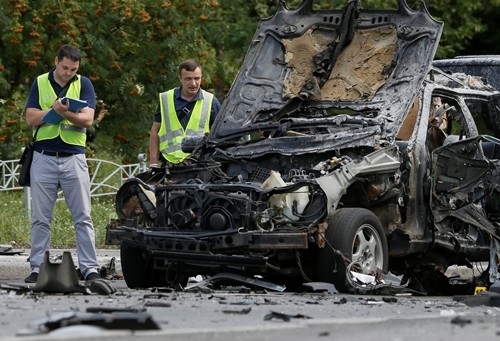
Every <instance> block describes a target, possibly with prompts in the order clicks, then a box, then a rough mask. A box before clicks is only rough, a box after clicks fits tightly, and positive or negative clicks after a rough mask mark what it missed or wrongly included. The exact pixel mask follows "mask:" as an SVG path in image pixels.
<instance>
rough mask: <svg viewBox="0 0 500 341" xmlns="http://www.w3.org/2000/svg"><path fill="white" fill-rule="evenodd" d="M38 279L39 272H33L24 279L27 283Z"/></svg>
mask: <svg viewBox="0 0 500 341" xmlns="http://www.w3.org/2000/svg"><path fill="white" fill-rule="evenodd" d="M37 279H38V272H32V273H31V274H30V275H29V276H28V277H26V278H25V279H24V282H25V283H36V280H37Z"/></svg>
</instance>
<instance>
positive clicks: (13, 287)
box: [0, 283, 31, 295]
mask: <svg viewBox="0 0 500 341" xmlns="http://www.w3.org/2000/svg"><path fill="white" fill-rule="evenodd" d="M0 289H1V290H5V291H7V292H9V293H11V292H14V293H16V295H23V294H25V293H29V292H31V288H30V287H29V285H27V284H21V285H19V284H7V283H0Z"/></svg>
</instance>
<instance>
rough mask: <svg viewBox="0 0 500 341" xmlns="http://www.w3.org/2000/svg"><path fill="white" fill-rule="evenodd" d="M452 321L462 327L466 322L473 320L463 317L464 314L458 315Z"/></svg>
mask: <svg viewBox="0 0 500 341" xmlns="http://www.w3.org/2000/svg"><path fill="white" fill-rule="evenodd" d="M451 323H452V324H458V325H459V326H460V327H463V326H465V325H466V324H470V323H472V321H471V320H470V319H468V318H465V317H463V316H456V317H454V318H453V319H452V320H451Z"/></svg>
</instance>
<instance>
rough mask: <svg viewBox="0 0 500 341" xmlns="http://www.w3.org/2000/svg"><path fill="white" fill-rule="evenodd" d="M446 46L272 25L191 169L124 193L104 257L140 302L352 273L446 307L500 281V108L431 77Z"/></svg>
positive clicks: (467, 88)
mask: <svg viewBox="0 0 500 341" xmlns="http://www.w3.org/2000/svg"><path fill="white" fill-rule="evenodd" d="M441 31H442V23H440V22H437V21H435V20H434V19H433V18H432V17H431V16H430V14H429V13H428V11H427V9H426V7H425V5H422V6H421V8H420V9H418V10H412V9H410V8H409V7H408V5H407V4H406V3H405V2H404V0H399V1H398V9H397V10H389V11H386V10H384V11H382V10H364V9H363V8H362V7H361V5H360V3H359V1H348V2H347V4H346V5H345V7H344V8H343V9H340V10H331V9H329V10H313V1H312V0H304V1H303V2H302V4H301V5H300V6H299V7H298V8H296V9H293V10H292V9H289V8H288V7H287V6H286V4H285V3H284V2H283V1H281V2H280V5H279V8H278V10H277V12H276V14H275V15H274V16H273V17H271V18H269V19H265V20H262V21H261V22H260V25H259V27H258V29H257V32H256V33H255V35H254V38H253V40H252V44H251V46H250V48H249V50H248V52H247V54H246V56H245V59H244V62H243V64H242V66H241V69H240V71H239V73H238V74H237V76H236V78H235V80H234V83H233V85H232V87H231V89H230V91H229V93H228V95H227V97H226V98H225V100H224V102H223V104H222V107H221V111H220V113H219V115H218V116H217V120H216V122H215V123H214V125H213V127H212V130H211V132H210V133H209V134H207V136H205V137H203V138H199V139H196V138H191V139H189V138H186V139H185V140H184V142H183V149H184V150H185V151H188V152H190V153H191V155H190V157H189V158H188V159H187V160H186V161H185V162H183V163H182V164H178V165H174V166H171V167H166V168H163V169H153V170H151V171H149V172H146V173H144V174H141V175H140V176H138V177H137V178H134V179H130V180H129V181H127V182H126V183H125V184H124V185H123V187H122V188H121V189H120V191H119V192H118V194H117V197H116V211H117V214H118V219H116V220H113V221H112V222H111V223H110V224H109V225H108V227H107V240H108V242H109V243H110V244H111V243H114V242H118V243H120V245H121V246H120V247H121V262H122V270H123V274H124V277H125V281H126V283H127V285H128V286H129V287H132V288H144V287H153V286H172V285H175V284H185V283H186V281H187V279H188V278H189V277H190V276H194V275H206V276H211V275H215V274H218V273H221V272H226V273H234V274H239V275H245V276H250V277H252V276H256V277H258V278H260V279H263V280H269V281H274V282H277V283H281V284H284V285H286V286H287V288H289V289H291V290H293V288H296V287H297V286H298V285H299V284H301V283H303V282H313V281H318V282H329V283H333V284H334V285H335V287H336V288H337V289H338V290H339V291H342V292H350V291H353V290H354V288H353V287H352V285H351V284H350V283H351V281H349V280H348V279H349V278H350V277H349V274H350V273H352V272H356V273H362V274H368V275H374V276H377V275H379V274H382V275H383V274H387V273H389V272H390V273H392V274H394V275H396V276H401V278H402V282H404V283H410V285H412V286H413V288H419V290H421V291H423V292H426V293H442V292H445V291H446V290H448V285H449V284H450V280H449V278H448V277H446V276H445V271H446V269H447V268H448V267H449V266H450V265H453V264H455V265H462V266H467V267H472V265H473V264H474V263H477V262H487V263H488V264H489V267H485V268H484V271H483V272H482V273H481V275H480V276H477V277H478V278H477V281H482V283H483V284H486V285H487V284H488V283H491V282H492V281H493V280H496V277H497V263H496V259H497V247H498V240H499V236H500V233H499V226H500V225H499V223H500V214H499V212H500V211H499V208H500V200H499V199H500V195H499V193H500V187H499V184H500V173H499V165H500V163H499V160H498V159H499V157H500V141H499V140H497V139H496V138H495V137H491V136H483V135H480V134H479V133H478V129H477V126H476V123H475V120H478V119H481V120H483V121H484V122H490V123H491V122H496V121H497V120H498V114H499V108H500V106H499V103H500V102H499V99H500V93H499V92H498V91H496V90H495V89H494V88H492V87H491V86H489V85H487V84H486V83H485V82H484V81H483V80H482V79H480V78H479V77H470V76H467V75H464V74H447V73H445V72H442V71H440V70H439V69H437V68H433V67H432V65H431V64H432V60H433V57H434V54H435V51H436V49H437V45H438V42H439V38H440V35H441Z"/></svg>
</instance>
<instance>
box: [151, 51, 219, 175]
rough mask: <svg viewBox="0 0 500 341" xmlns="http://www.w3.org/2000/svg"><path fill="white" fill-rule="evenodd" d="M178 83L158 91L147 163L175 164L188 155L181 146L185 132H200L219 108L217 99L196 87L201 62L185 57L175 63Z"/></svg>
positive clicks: (212, 119)
mask: <svg viewBox="0 0 500 341" xmlns="http://www.w3.org/2000/svg"><path fill="white" fill-rule="evenodd" d="M179 80H180V83H181V85H180V86H179V87H176V88H174V89H170V90H168V91H166V92H162V93H160V95H159V101H160V104H159V106H158V108H157V110H156V112H155V115H154V122H153V126H152V127H151V132H150V136H149V157H150V165H151V167H158V163H159V162H161V163H162V164H166V163H170V164H176V163H180V162H182V161H184V159H186V157H188V156H189V154H188V153H184V152H183V151H182V149H181V142H182V140H183V139H184V138H185V137H186V136H200V135H204V134H205V133H207V132H208V131H209V130H210V127H211V125H212V122H214V120H215V117H216V115H217V113H218V112H219V109H220V102H219V101H218V99H217V98H216V97H215V96H214V95H213V94H211V93H209V92H208V91H205V90H203V89H201V88H200V85H201V80H202V68H201V65H200V64H199V63H198V62H196V61H194V60H185V61H183V62H182V63H181V64H180V65H179Z"/></svg>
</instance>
